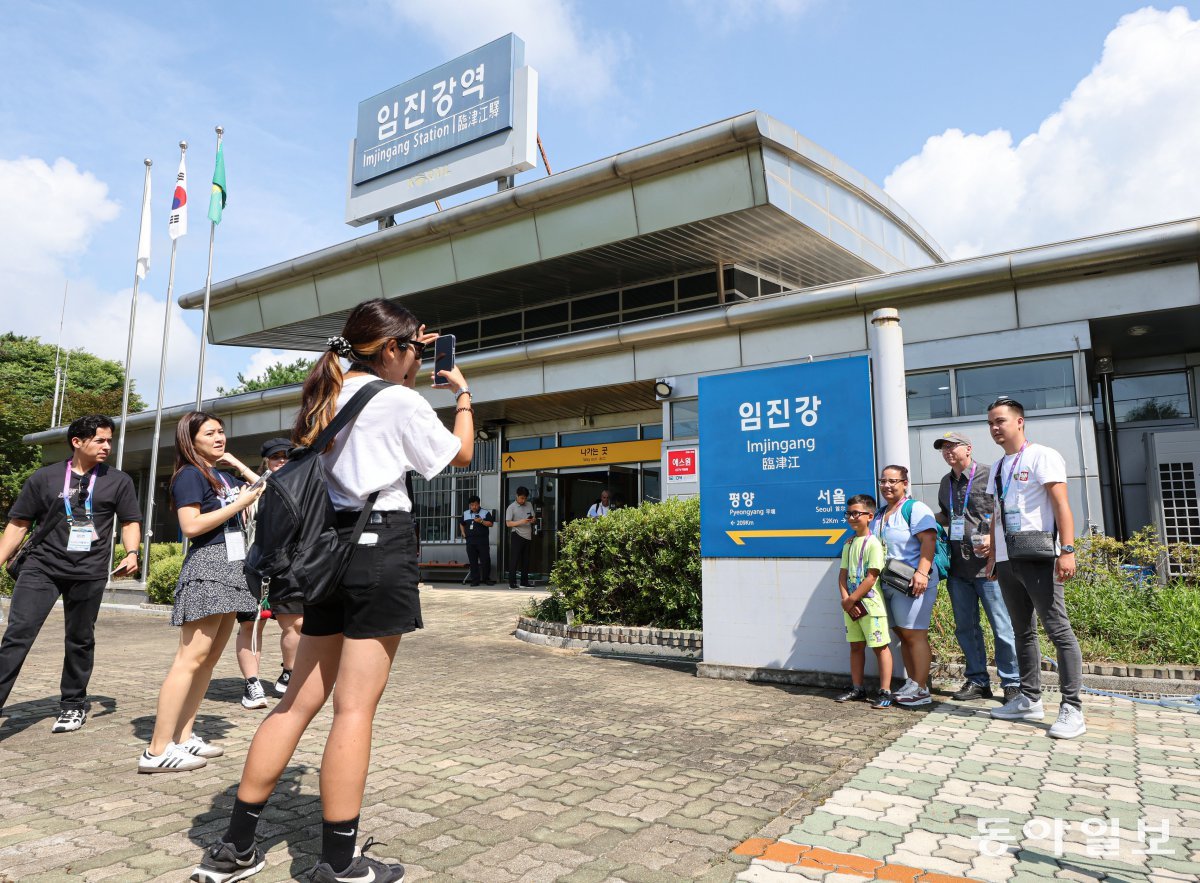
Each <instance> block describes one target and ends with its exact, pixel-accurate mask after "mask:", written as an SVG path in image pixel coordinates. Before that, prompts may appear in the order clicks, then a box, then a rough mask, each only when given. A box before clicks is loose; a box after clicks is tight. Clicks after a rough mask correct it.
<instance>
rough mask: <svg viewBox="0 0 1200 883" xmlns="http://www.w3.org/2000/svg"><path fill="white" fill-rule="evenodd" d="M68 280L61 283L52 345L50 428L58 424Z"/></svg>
mask: <svg viewBox="0 0 1200 883" xmlns="http://www.w3.org/2000/svg"><path fill="white" fill-rule="evenodd" d="M70 285H71V283H70V282H64V283H63V305H62V312H61V313H60V314H59V316H58V342H57V343H56V344H55V345H54V398H52V399H51V400H50V428H51V429H53V428H54V427H56V426H58V391H59V389H60V387H61V385H62V370H61V369H60V368H59V367H58V359H59V355H60V354H61V353H62V330H63V322H64V321H65V320H66V318H67V289H68V288H69V287H70Z"/></svg>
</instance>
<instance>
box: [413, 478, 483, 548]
mask: <svg viewBox="0 0 1200 883" xmlns="http://www.w3.org/2000/svg"><path fill="white" fill-rule="evenodd" d="M478 493H479V476H478V475H477V474H475V475H455V476H451V475H447V474H442V475H437V476H434V478H433V479H432V480H429V481H427V480H426V479H425V477H424V476H422V475H420V474H417V473H414V474H413V501H412V502H413V517H414V518H415V519H416V521H417V525H418V526H419V528H420V532H421V542H422V543H446V542H451V541H453V540H455V539H457V538H458V530H457V528H456V526H455V525H456V524H457V519H458V517H459V514H460V513H461V512H463V510H465V509H466V508H467V498H468V497H470V496H471V495H472V494H478Z"/></svg>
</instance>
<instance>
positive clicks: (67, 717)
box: [50, 708, 87, 733]
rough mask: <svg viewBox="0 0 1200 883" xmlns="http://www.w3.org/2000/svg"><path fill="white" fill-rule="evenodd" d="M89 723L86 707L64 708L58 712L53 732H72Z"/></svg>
mask: <svg viewBox="0 0 1200 883" xmlns="http://www.w3.org/2000/svg"><path fill="white" fill-rule="evenodd" d="M85 723H87V709H86V708H64V709H63V710H62V711H60V712H59V713H58V720H56V721H55V722H54V728H53V729H52V730H50V732H51V733H72V732H74V731H75V730H78V729H79V728H80V727H82V726H83V725H84V724H85Z"/></svg>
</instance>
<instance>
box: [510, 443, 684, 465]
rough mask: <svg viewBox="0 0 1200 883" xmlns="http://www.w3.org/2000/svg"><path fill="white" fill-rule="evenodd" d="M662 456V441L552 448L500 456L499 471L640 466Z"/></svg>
mask: <svg viewBox="0 0 1200 883" xmlns="http://www.w3.org/2000/svg"><path fill="white" fill-rule="evenodd" d="M661 454H662V442H661V441H660V440H659V439H656V438H652V439H647V440H645V441H629V442H610V443H608V444H595V445H577V446H574V447H569V448H549V449H547V450H543V451H515V452H513V453H511V454H502V455H501V457H500V468H501V469H502V471H504V472H529V471H531V470H535V469H560V468H565V467H568V466H602V465H605V464H608V463H641V462H642V461H644V460H658V459H659V458H660V456H661Z"/></svg>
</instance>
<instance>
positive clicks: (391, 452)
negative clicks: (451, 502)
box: [321, 376, 461, 512]
mask: <svg viewBox="0 0 1200 883" xmlns="http://www.w3.org/2000/svg"><path fill="white" fill-rule="evenodd" d="M374 379H375V378H374V377H370V376H365V377H352V378H350V379H349V380H347V381H346V382H345V384H344V385H343V386H342V392H341V394H340V395H339V396H338V400H337V408H338V410H339V411H340V410H341V409H342V408H343V407H344V406H345V404H346V403H347V402H348V401H350V397H351V396H353V395H354V394H355V393H356V392H358V390H360V389H362V387H364V386H365V385H366V384H368V383H369V382H371V381H372V380H374ZM460 449H461V445H460V444H459V441H458V438H457V437H456V436H455V435H454V433H452V432H451V431H450V430H448V429H447V428H446V427H445V426H443V425H442V422H441V421H440V420H438V418H437V415H436V414H435V413H434V412H433V408H432V407H431V406H430V404H429V402H427V401H425V399H423V398H421V394H420V393H418V392H416V391H415V390H411V389H409V388H408V387H406V386H400V385H395V386H389V387H388V388H386V389H383V390H380V391H379V392H378V393H376V395H375V397H374V398H373V399H371V401H369V402H367V406H366V407H365V408H363V409H362V411H360V412H359V415H358V416H357V417H356V418H354V420H353V421H352V422H351V423H350V425H349V426H347V427H346V428H345V429H343V430H342V431H341V432H339V433H338V434H337V436H336V437H335V438H334V440H333V448H332V449H331V450H330V451H329V452H328V453H326V454H322V455H321V456H322V457H323V458H324V463H325V470H326V473H327V474H328V475H329V496H330V497H331V498H332V499H333V508H335V509H338V510H354V509H361V508H362V507H363V503H365V502H366V500H367V497H369V496H370V495H371V494H372V493H374V492H375V491H379V492H380V493H379V498H378V499H377V500H376V501H375V509H376V510H377V511H379V512H391V511H395V510H400V511H402V512H411V511H412V501H411V500H410V499H409V498H408V491H407V490H406V489H405V487H404V474H405V473H406V472H408V470H410V469H415V470H416V471H417V472H419V473H421V474H422V475H424V476H425V477H426V478H433V477H434V476H435V475H437V474H438V473H439V472H441V471H442V470H443V469H445V468H446V466H448V465H449V464H450V461H451V460H453V459H454V457H455V455H456V454H458V452H459V450H460Z"/></svg>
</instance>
